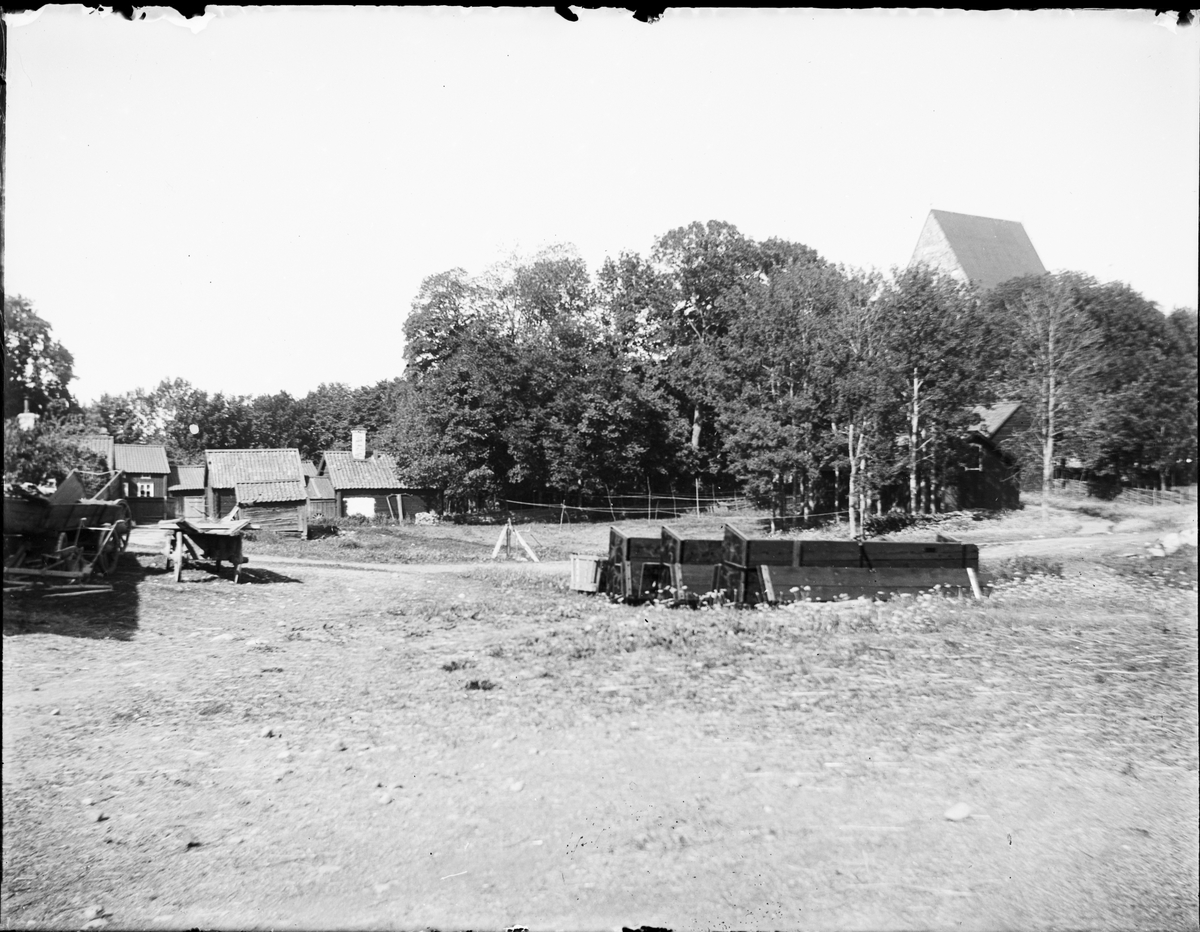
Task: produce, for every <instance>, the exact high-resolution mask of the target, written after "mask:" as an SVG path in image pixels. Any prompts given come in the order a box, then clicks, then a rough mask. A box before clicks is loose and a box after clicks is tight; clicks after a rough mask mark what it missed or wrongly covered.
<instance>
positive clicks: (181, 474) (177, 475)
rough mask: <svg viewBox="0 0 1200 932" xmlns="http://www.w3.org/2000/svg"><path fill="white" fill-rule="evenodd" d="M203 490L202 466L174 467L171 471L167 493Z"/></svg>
mask: <svg viewBox="0 0 1200 932" xmlns="http://www.w3.org/2000/svg"><path fill="white" fill-rule="evenodd" d="M203 488H204V467H203V466H175V467H173V468H172V469H171V484H170V485H169V486H167V491H168V492H198V491H201V490H203Z"/></svg>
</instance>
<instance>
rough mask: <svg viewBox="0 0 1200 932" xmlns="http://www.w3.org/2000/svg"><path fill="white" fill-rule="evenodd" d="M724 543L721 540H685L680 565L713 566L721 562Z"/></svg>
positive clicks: (679, 560)
mask: <svg viewBox="0 0 1200 932" xmlns="http://www.w3.org/2000/svg"><path fill="white" fill-rule="evenodd" d="M723 549H724V541H720V540H685V541H684V542H683V547H682V550H681V552H680V554H679V559H678V560H677V561H672V562H678V563H687V564H692V565H697V566H713V565H714V564H716V563H720V562H721V554H722V551H723Z"/></svg>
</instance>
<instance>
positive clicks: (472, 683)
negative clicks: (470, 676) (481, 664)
mask: <svg viewBox="0 0 1200 932" xmlns="http://www.w3.org/2000/svg"><path fill="white" fill-rule="evenodd" d="M466 688H467V689H481V690H484V691H485V692H486V691H490V690H493V689H497V688H498V687H497V686H496V684H495V683H493V682H492V681H491V680H468V681H467V687H466Z"/></svg>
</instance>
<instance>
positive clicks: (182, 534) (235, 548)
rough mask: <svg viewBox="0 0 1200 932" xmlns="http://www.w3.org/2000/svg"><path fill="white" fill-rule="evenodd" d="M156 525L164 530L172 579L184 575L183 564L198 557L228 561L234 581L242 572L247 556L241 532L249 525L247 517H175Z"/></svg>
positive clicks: (217, 566) (180, 577)
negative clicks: (190, 519)
mask: <svg viewBox="0 0 1200 932" xmlns="http://www.w3.org/2000/svg"><path fill="white" fill-rule="evenodd" d="M158 526H159V527H160V528H162V529H163V530H164V531H166V532H167V541H166V557H167V569H168V570H170V569H174V571H175V581H176V582H179V581H180V580H181V579H182V578H183V568H184V567H185V566H188V565H190V564H193V563H197V562H199V561H201V560H204V561H207V562H211V563H214V564H216V568H217V569H220V568H221V563H222V562H226V563H229V564H230V565H231V566H232V567H233V581H234V582H235V583H236V582H238V581H239V580H240V578H241V575H242V564H243V563H249V562H250V558H249V557H244V556H242V532H243V531H245V530H246V528H248V527H250V522H249V521H218V522H199V521H189V520H188V519H187V518H177V519H175V520H174V521H159V522H158Z"/></svg>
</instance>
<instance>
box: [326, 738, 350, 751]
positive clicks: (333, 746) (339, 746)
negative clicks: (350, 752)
mask: <svg viewBox="0 0 1200 932" xmlns="http://www.w3.org/2000/svg"><path fill="white" fill-rule="evenodd" d="M329 750H331V751H344V750H346V742H345V741H343V740H342V739H341V738H335V739H334V740H333V741H332V742H330V745H329Z"/></svg>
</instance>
